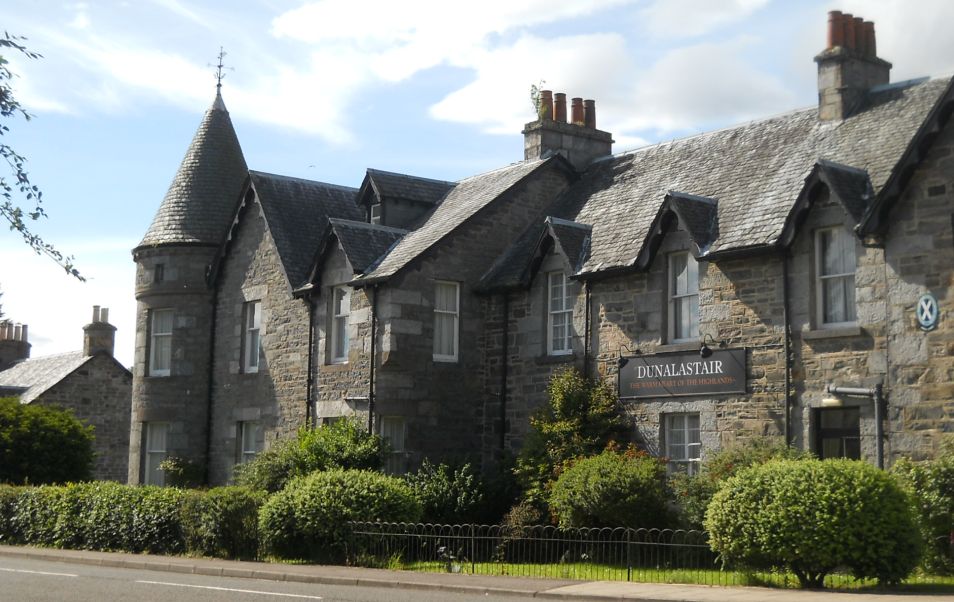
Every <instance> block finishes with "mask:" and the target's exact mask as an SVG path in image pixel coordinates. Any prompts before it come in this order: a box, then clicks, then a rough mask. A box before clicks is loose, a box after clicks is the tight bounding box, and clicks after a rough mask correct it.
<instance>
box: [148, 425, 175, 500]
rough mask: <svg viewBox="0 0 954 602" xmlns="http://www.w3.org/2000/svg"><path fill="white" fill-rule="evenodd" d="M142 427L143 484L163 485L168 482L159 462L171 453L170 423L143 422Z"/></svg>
mask: <svg viewBox="0 0 954 602" xmlns="http://www.w3.org/2000/svg"><path fill="white" fill-rule="evenodd" d="M142 428H143V440H142V448H143V478H142V481H143V484H144V485H158V486H160V487H162V486H163V485H165V484H166V475H165V473H163V472H162V471H161V470H159V464H161V463H162V461H163V460H165V459H166V455H167V454H168V453H169V423H168V422H143V423H142ZM160 435H161V436H160ZM157 440H158V441H157ZM160 443H161V445H159V444H160Z"/></svg>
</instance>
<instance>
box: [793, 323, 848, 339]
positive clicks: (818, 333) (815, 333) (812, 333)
mask: <svg viewBox="0 0 954 602" xmlns="http://www.w3.org/2000/svg"><path fill="white" fill-rule="evenodd" d="M861 334H862V331H861V327H860V326H846V327H844V328H819V329H816V330H806V331H803V332H802V339H804V340H806V341H818V340H822V339H840V338H845V337H859V336H861Z"/></svg>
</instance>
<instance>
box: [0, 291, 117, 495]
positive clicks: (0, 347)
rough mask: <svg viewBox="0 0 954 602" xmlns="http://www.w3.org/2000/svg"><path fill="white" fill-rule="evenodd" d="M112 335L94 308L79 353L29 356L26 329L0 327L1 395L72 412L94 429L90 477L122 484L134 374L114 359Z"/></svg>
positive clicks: (102, 312) (101, 310)
mask: <svg viewBox="0 0 954 602" xmlns="http://www.w3.org/2000/svg"><path fill="white" fill-rule="evenodd" d="M115 334H116V327H115V326H113V325H112V324H110V323H109V310H108V309H106V308H100V307H99V306H98V305H97V306H94V307H93V320H92V322H90V323H89V324H87V325H86V326H84V327H83V349H82V351H71V352H68V353H59V354H56V355H48V356H44V357H37V358H30V343H29V341H28V336H27V327H26V325H20V324H13V323H11V322H2V323H0V397H18V398H19V399H20V403H24V404H34V405H43V406H50V407H56V408H61V409H66V410H69V411H70V412H72V413H73V415H74V416H76V417H77V418H79V419H80V420H81V421H83V422H84V423H86V424H89V425H91V426H92V427H93V435H94V437H95V440H94V442H93V451H94V452H95V454H96V457H95V463H94V466H93V478H94V479H97V480H109V481H120V482H125V481H126V476H127V472H128V469H127V462H128V460H129V419H130V400H131V394H132V373H131V372H129V370H127V369H126V368H125V367H123V365H122V364H120V363H119V362H118V361H117V360H116V358H114V357H113V346H114V341H115Z"/></svg>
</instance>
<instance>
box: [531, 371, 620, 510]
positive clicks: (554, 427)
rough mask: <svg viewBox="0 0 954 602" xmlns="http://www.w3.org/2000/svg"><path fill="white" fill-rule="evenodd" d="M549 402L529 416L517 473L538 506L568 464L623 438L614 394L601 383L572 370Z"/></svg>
mask: <svg viewBox="0 0 954 602" xmlns="http://www.w3.org/2000/svg"><path fill="white" fill-rule="evenodd" d="M547 395H548V397H549V402H548V403H547V405H545V406H543V407H542V408H540V410H539V411H538V412H537V413H536V414H534V415H533V416H532V417H531V418H530V431H529V433H528V434H527V441H526V443H525V444H524V446H523V448H522V449H521V451H520V455H519V456H517V466H516V468H515V469H514V474H516V476H517V478H518V479H519V481H520V484H521V485H522V486H523V488H524V497H525V498H526V499H528V500H530V501H532V502H535V503H540V502H542V501H543V500H545V499H546V497H547V488H548V487H549V484H550V483H551V482H552V481H553V480H554V479H556V478H557V476H559V471H560V469H561V468H562V467H563V465H564V464H565V463H566V462H569V461H570V460H573V459H574V458H581V457H585V456H592V455H594V454H598V453H600V452H601V451H603V450H604V449H605V448H606V446H607V444H609V443H610V442H612V441H615V440H617V439H618V438H621V437H622V436H623V435H624V427H623V421H622V417H621V415H620V412H619V400H618V398H617V396H616V392H615V391H613V389H612V388H611V387H610V386H609V385H608V384H607V383H606V382H603V381H596V382H594V381H591V380H587V379H585V378H583V376H582V375H581V374H580V373H579V372H578V371H576V370H574V369H572V368H570V369H567V370H564V371H562V372H558V373H557V374H555V375H554V376H553V378H551V379H550V384H549V386H548V388H547Z"/></svg>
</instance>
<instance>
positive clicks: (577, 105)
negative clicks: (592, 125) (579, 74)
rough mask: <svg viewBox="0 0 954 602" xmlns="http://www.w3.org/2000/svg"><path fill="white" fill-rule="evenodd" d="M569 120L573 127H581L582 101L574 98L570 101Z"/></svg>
mask: <svg viewBox="0 0 954 602" xmlns="http://www.w3.org/2000/svg"><path fill="white" fill-rule="evenodd" d="M570 102H571V106H570V119H571V122H572V123H573V124H574V125H583V99H582V98H574V99H573V100H571V101H570Z"/></svg>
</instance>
